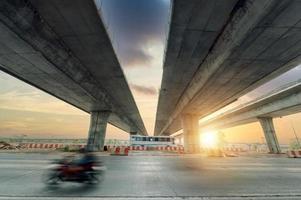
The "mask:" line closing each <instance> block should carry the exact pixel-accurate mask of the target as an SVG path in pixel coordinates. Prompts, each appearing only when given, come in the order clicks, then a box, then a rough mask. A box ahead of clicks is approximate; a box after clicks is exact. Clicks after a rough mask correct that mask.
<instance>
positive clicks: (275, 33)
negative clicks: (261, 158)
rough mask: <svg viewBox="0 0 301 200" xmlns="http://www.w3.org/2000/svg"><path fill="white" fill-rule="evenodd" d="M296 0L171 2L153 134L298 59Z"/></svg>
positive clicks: (300, 16)
mask: <svg viewBox="0 0 301 200" xmlns="http://www.w3.org/2000/svg"><path fill="white" fill-rule="evenodd" d="M300 8H301V1H298V0H284V1H274V0H255V1H253V0H229V1H218V0H215V1H196V0H186V1H181V0H175V1H173V10H172V16H171V22H170V32H169V37H168V41H167V48H166V53H165V61H164V68H163V80H162V86H161V90H160V96H159V103H158V108H157V116H156V126H155V134H156V135H170V134H172V133H174V132H176V131H178V130H180V129H181V128H183V127H182V123H181V118H182V116H183V115H187V114H190V115H196V116H198V118H202V117H205V116H207V115H208V114H211V113H212V112H214V111H216V110H218V109H220V108H222V107H224V106H225V105H228V104H230V103H231V102H233V101H235V100H236V99H237V98H239V97H240V96H242V95H243V94H246V93H247V92H249V91H251V90H253V89H254V88H256V87H258V86H259V85H261V84H263V83H265V82H267V81H269V80H271V79H273V78H274V77H276V76H278V75H280V74H282V73H284V72H286V71H287V70H289V69H291V68H292V67H295V66H297V65H298V64H299V63H300V61H301V56H300V54H301V29H300V28H301V21H300V20H301V13H300V12H299V11H298V10H299V9H300ZM184 132H185V131H184Z"/></svg>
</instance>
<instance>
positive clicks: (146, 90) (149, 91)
mask: <svg viewBox="0 0 301 200" xmlns="http://www.w3.org/2000/svg"><path fill="white" fill-rule="evenodd" d="M130 87H131V88H132V89H133V90H134V91H135V92H138V93H140V94H145V95H152V96H153V95H156V94H157V90H156V88H154V87H146V86H142V85H136V84H130Z"/></svg>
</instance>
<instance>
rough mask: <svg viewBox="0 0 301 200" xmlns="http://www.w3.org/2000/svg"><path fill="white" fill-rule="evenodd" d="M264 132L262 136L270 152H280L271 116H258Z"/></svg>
mask: <svg viewBox="0 0 301 200" xmlns="http://www.w3.org/2000/svg"><path fill="white" fill-rule="evenodd" d="M258 120H259V122H260V124H261V127H262V129H263V132H264V136H265V139H266V142H267V145H268V148H269V151H270V153H281V149H280V146H279V143H278V139H277V136H276V133H275V128H274V124H273V118H271V117H260V118H258Z"/></svg>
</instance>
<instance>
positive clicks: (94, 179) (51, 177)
mask: <svg viewBox="0 0 301 200" xmlns="http://www.w3.org/2000/svg"><path fill="white" fill-rule="evenodd" d="M104 170H105V167H104V166H103V165H102V164H101V163H99V162H89V163H85V164H81V165H79V164H76V163H73V162H72V161H66V159H62V160H57V161H54V162H53V166H51V167H50V168H49V169H48V171H47V173H46V174H45V175H44V182H46V184H48V185H57V184H59V183H60V182H78V183H88V184H96V183H99V182H100V181H101V179H102V177H103V174H104Z"/></svg>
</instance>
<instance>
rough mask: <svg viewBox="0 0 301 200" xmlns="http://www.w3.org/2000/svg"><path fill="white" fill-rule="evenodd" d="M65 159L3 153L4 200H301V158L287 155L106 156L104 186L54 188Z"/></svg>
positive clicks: (0, 185) (0, 191)
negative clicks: (47, 179) (50, 181)
mask: <svg viewBox="0 0 301 200" xmlns="http://www.w3.org/2000/svg"><path fill="white" fill-rule="evenodd" d="M59 157H61V155H60V154H53V153H52V154H45V153H44V154H37V153H35V154H30V153H26V154H25V153H0V200H2V199H8V200H9V199H11V200H13V199H14V200H19V199H25V200H27V199H32V200H35V199H36V200H38V199H43V200H46V199H47V200H52V199H59V200H65V199H67V200H70V199H85V200H93V199H98V198H99V197H102V198H105V199H112V198H116V199H122V200H127V199H136V200H137V199H162V200H167V199H175V200H177V199H207V200H209V199H210V200H211V199H212V200H213V199H217V200H218V199H234V200H235V199H301V190H300V189H301V188H300V183H301V159H289V158H286V157H284V156H281V157H276V156H259V157H254V156H252V157H245V156H241V157H233V158H206V157H201V156H199V155H195V156H192V155H185V156H183V155H182V156H175V155H165V154H157V153H149V154H146V155H145V154H143V153H140V154H134V155H131V156H123V157H122V156H101V160H102V161H103V162H104V164H105V166H106V168H107V169H106V172H105V175H104V180H103V181H102V182H101V183H99V184H97V185H95V186H92V185H88V184H79V183H70V182H69V183H68V182H67V183H62V184H61V185H59V186H58V187H49V186H47V185H45V184H44V183H43V181H42V175H43V173H45V171H46V170H45V169H46V168H47V167H48V166H49V163H50V161H51V160H52V159H55V158H59ZM70 197H73V198H70Z"/></svg>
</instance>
